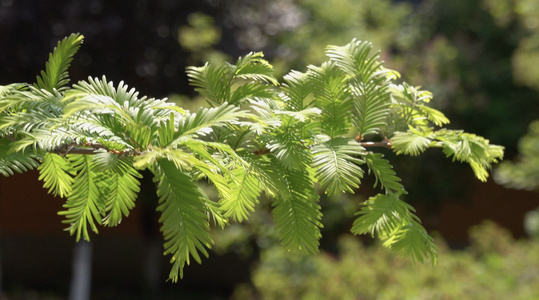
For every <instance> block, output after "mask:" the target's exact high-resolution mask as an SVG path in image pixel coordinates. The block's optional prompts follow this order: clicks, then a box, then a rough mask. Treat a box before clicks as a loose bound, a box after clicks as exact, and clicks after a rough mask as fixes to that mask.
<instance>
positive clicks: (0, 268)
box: [0, 252, 2, 299]
mask: <svg viewBox="0 0 539 300" xmlns="http://www.w3.org/2000/svg"><path fill="white" fill-rule="evenodd" d="M0 299H2V252H0Z"/></svg>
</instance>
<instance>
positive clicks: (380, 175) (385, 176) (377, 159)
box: [365, 153, 406, 194]
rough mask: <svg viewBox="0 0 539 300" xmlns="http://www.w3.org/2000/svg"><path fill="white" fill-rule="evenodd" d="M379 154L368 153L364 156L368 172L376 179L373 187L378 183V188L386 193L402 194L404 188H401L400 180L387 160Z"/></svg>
mask: <svg viewBox="0 0 539 300" xmlns="http://www.w3.org/2000/svg"><path fill="white" fill-rule="evenodd" d="M383 157H384V155H383V154H381V153H368V154H367V155H366V156H365V162H366V163H367V166H369V172H372V173H373V174H374V176H375V178H376V181H375V183H374V186H375V187H376V185H377V184H378V183H380V186H381V187H382V188H384V189H385V190H386V193H396V194H399V193H403V194H405V193H406V191H405V190H404V186H402V183H401V179H400V178H399V177H397V175H396V173H395V171H394V170H393V166H391V164H390V163H389V161H388V160H387V159H384V158H383Z"/></svg>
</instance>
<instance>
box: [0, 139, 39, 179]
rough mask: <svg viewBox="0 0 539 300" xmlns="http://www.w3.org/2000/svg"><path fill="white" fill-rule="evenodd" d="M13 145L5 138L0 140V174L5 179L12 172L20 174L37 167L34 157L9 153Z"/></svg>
mask: <svg viewBox="0 0 539 300" xmlns="http://www.w3.org/2000/svg"><path fill="white" fill-rule="evenodd" d="M13 144H14V142H11V141H10V140H8V139H6V138H0V174H2V175H4V176H6V177H7V176H11V175H13V174H14V172H17V173H22V172H26V171H28V170H32V169H35V168H37V167H38V166H39V163H38V162H37V161H36V157H35V156H34V155H25V154H23V153H20V152H13V151H11V147H12V145H13Z"/></svg>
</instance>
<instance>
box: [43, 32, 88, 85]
mask: <svg viewBox="0 0 539 300" xmlns="http://www.w3.org/2000/svg"><path fill="white" fill-rule="evenodd" d="M83 39H84V38H83V36H82V35H80V34H78V33H74V34H71V35H70V36H69V37H66V38H64V39H63V40H62V41H59V42H58V45H57V46H56V48H54V50H53V51H52V53H51V54H50V55H49V61H48V62H47V64H46V65H45V71H41V76H38V77H37V83H36V84H35V85H34V86H35V87H37V88H40V89H44V90H47V91H49V92H51V93H52V92H53V91H54V89H56V90H58V91H62V90H65V89H67V87H66V85H67V84H68V83H69V75H68V73H67V69H68V68H69V65H70V64H71V61H72V60H73V56H74V55H75V53H77V51H78V50H79V48H80V46H81V44H82V41H83Z"/></svg>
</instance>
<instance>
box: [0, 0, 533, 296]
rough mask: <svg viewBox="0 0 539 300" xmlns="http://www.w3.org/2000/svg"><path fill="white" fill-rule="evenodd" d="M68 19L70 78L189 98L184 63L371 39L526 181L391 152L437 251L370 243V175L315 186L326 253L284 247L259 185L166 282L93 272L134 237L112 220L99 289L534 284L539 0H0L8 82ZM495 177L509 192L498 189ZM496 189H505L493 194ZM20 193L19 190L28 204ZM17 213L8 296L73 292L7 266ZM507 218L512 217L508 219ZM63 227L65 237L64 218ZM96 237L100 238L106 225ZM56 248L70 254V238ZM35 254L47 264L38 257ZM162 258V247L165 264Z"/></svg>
mask: <svg viewBox="0 0 539 300" xmlns="http://www.w3.org/2000/svg"><path fill="white" fill-rule="evenodd" d="M71 32H81V33H82V34H83V35H84V36H85V44H84V45H83V47H82V48H81V50H80V51H79V53H78V54H77V56H76V58H75V60H74V62H73V64H72V68H71V72H70V73H71V76H72V79H73V81H75V82H76V81H77V80H80V79H85V78H86V77H87V76H101V75H102V74H106V75H107V78H108V79H109V80H112V81H114V82H119V81H121V80H124V81H125V82H126V83H127V84H129V85H130V86H132V87H135V88H137V89H138V90H139V91H140V92H141V94H146V95H150V96H153V97H169V98H170V99H171V100H173V101H175V102H177V103H178V104H179V105H181V106H183V107H185V108H188V109H196V108H197V107H199V106H201V105H203V101H202V100H201V99H198V98H197V95H195V94H194V92H193V90H192V88H190V87H189V86H188V84H187V77H186V75H185V67H187V66H189V65H201V64H203V63H204V62H205V61H225V60H235V59H236V58H237V57H238V56H240V55H244V54H245V53H247V52H249V51H263V52H264V53H265V55H266V58H267V59H268V60H269V61H270V62H271V63H272V64H273V65H274V67H275V68H276V75H277V76H278V77H281V76H283V75H285V74H286V73H287V72H289V71H290V70H292V69H295V70H300V71H304V70H305V69H306V66H307V65H309V64H319V63H320V62H322V61H323V60H324V48H325V46H326V45H328V44H334V45H344V44H346V43H348V42H349V41H350V40H351V39H353V38H358V39H360V40H369V41H371V42H372V43H373V44H374V47H375V48H376V49H379V50H381V56H382V58H383V59H384V60H385V62H386V63H385V66H386V67H388V68H391V69H395V70H397V71H399V72H400V73H401V74H402V78H403V79H404V80H405V81H406V82H408V83H411V84H413V85H416V86H423V88H425V89H427V90H430V91H432V92H433V93H434V97H435V101H434V103H433V105H434V106H435V107H437V108H439V109H441V110H442V111H443V112H444V113H445V114H446V115H447V116H448V117H449V118H450V120H451V121H452V123H451V124H450V125H449V127H450V128H452V129H465V130H466V131H468V132H474V133H477V134H479V135H483V136H485V137H486V138H488V139H490V141H491V143H495V144H500V145H503V146H505V147H506V158H505V159H506V160H507V162H505V163H503V164H502V166H501V167H500V168H499V169H496V170H494V173H495V176H494V177H495V179H496V181H497V182H498V183H500V184H503V185H504V186H507V187H511V188H518V189H525V190H528V191H531V192H529V193H522V192H517V191H516V190H505V189H503V192H499V191H501V190H502V188H501V187H500V186H499V185H497V184H496V183H494V182H493V181H490V182H489V183H487V185H481V183H479V182H478V181H476V180H474V179H473V174H472V173H471V171H470V170H469V169H468V168H467V167H466V166H463V165H459V164H452V163H451V162H449V161H447V160H445V158H444V157H443V155H442V154H441V153H438V152H436V151H432V152H429V153H427V154H425V155H423V156H421V157H419V158H403V157H394V156H393V155H392V154H391V153H386V155H387V156H388V157H390V159H391V160H392V161H395V169H396V171H397V174H399V175H400V176H401V177H402V178H403V180H404V185H405V187H407V189H408V191H409V195H408V196H407V199H406V200H407V201H408V202H410V203H411V204H412V205H414V206H415V207H417V208H418V210H419V213H420V215H421V218H422V220H424V223H425V226H426V227H427V228H428V229H429V230H431V231H432V232H433V233H434V234H436V232H438V236H439V238H438V245H439V248H440V252H441V254H440V258H439V261H440V263H439V265H438V267H436V268H432V267H430V266H422V265H416V264H411V263H409V262H405V261H402V260H400V259H398V258H396V257H393V256H392V255H390V254H388V253H386V252H385V250H383V249H381V248H379V247H378V246H377V245H376V244H375V243H374V245H372V244H373V241H372V240H370V239H369V238H360V237H354V238H351V237H349V236H348V235H347V232H348V230H349V228H350V224H351V220H352V216H353V213H354V211H355V210H356V209H357V208H358V206H359V203H360V202H361V201H363V200H365V199H366V198H367V197H368V196H369V195H370V194H369V193H370V192H371V191H372V185H373V182H369V180H365V181H364V182H363V186H362V188H361V190H360V191H358V193H357V194H356V195H352V196H342V197H337V198H335V199H326V198H324V197H323V198H322V199H321V205H322V206H323V209H324V211H323V213H324V220H323V222H324V224H326V228H325V229H324V232H323V234H324V238H323V240H322V253H321V254H320V255H319V256H313V257H296V256H290V255H289V254H284V253H282V251H281V249H280V248H279V247H278V242H277V241H276V238H275V235H274V234H273V227H272V224H271V216H270V215H269V213H268V210H264V209H263V208H264V206H269V203H268V202H267V201H262V202H261V204H260V207H259V208H260V210H259V211H258V212H257V213H256V214H254V215H253V216H252V217H251V219H250V221H249V222H247V223H246V224H242V225H239V224H234V225H232V226H230V227H229V228H228V229H227V230H226V231H225V232H217V231H216V233H215V239H216V247H215V249H214V251H215V252H216V254H212V256H216V258H212V259H210V260H208V261H205V262H204V263H203V267H200V266H192V268H193V269H195V270H196V271H193V273H194V274H195V275H194V274H190V272H189V270H187V271H186V277H187V278H186V280H185V281H184V282H180V283H179V284H178V285H171V284H170V283H165V282H164V279H162V280H161V281H162V284H159V285H158V286H152V288H151V289H150V291H145V290H144V291H145V292H144V293H142V294H141V293H138V292H137V291H140V290H143V289H144V288H143V286H144V284H140V285H137V284H136V283H137V282H138V283H140V282H144V279H143V278H144V276H143V275H140V276H139V277H140V278H142V279H140V278H139V279H134V280H132V279H127V278H128V277H129V276H126V277H125V278H116V279H114V278H113V279H110V280H109V279H107V281H105V282H104V281H103V280H100V278H105V277H106V275H103V274H100V273H99V270H100V266H99V265H98V264H99V262H100V261H99V255H109V256H110V257H111V258H110V259H111V260H115V259H116V260H120V259H121V258H114V256H113V254H111V253H122V251H126V250H125V248H124V249H123V250H121V249H122V244H121V243H119V242H117V241H118V240H122V239H123V238H125V237H124V236H123V235H122V234H121V233H119V234H118V235H116V236H113V237H118V236H119V238H116V242H115V243H116V244H117V245H116V244H115V245H116V246H117V248H118V249H120V250H118V249H116V250H115V251H116V252H114V251H113V250H109V253H108V254H100V253H99V252H98V250H99V248H96V252H95V256H96V260H95V261H94V264H95V265H96V268H95V270H94V274H93V277H94V285H93V290H94V293H93V294H94V297H95V298H96V299H109V298H110V299H122V297H125V299H134V298H137V297H140V298H141V299H144V298H148V297H151V295H155V293H160V294H159V295H160V297H161V298H162V299H165V298H167V297H170V299H175V297H176V296H178V295H183V296H184V297H186V298H187V299H191V298H189V297H192V299H195V298H196V299H202V297H206V298H207V299H229V298H230V297H232V298H233V299H278V298H280V299H534V298H539V287H538V286H537V282H539V251H538V250H539V249H538V247H539V244H538V243H539V241H538V240H537V239H535V238H532V236H534V235H535V236H536V235H537V228H538V227H539V225H538V221H537V220H538V219H537V212H535V213H534V212H531V213H528V214H526V213H527V211H529V210H531V209H532V208H534V207H537V206H539V201H537V196H536V195H535V194H534V193H533V191H534V190H536V189H537V188H538V184H539V159H538V158H537V157H539V156H537V155H536V154H539V123H533V121H534V120H535V119H539V71H538V67H539V2H538V1H536V0H453V1H443V0H423V1H420V0H410V1H404V0H399V1H397V0H394V1H390V0H301V1H300V0H297V1H294V0H274V1H264V0H205V1H180V0H155V1H149V0H133V1H104V0H103V1H99V0H86V1H79V0H68V1H60V0H46V1H30V0H17V1H15V0H0V70H1V72H0V85H3V84H8V83H12V82H32V81H33V80H34V78H35V76H36V75H37V74H38V73H39V71H40V70H41V69H42V68H43V66H44V62H45V61H46V59H47V56H48V53H49V52H50V51H51V49H52V47H54V45H55V44H56V42H57V41H58V40H59V39H61V38H63V37H64V36H66V35H69V34H70V33H71ZM530 124H531V126H530ZM529 126H530V127H529ZM528 128H529V131H528ZM536 160H537V161H536ZM9 180H13V179H11V178H10V179H9ZM0 181H4V182H7V181H6V179H4V178H0ZM2 186H3V187H4V188H6V187H9V184H4V185H2ZM489 190H490V191H489ZM478 191H479V192H478ZM9 192H11V193H13V192H14V191H4V190H0V194H1V195H7V194H8V193H9ZM489 192H490V194H489ZM493 193H494V194H496V193H498V194H500V193H502V194H503V195H509V196H507V197H506V198H504V199H502V200H496V201H497V202H496V201H492V202H491V204H489V200H491V199H489V197H493ZM148 194H151V193H148ZM478 197H479V198H481V199H479V200H478ZM143 198H144V197H143ZM149 198H151V197H145V198H144V199H142V200H141V202H142V203H139V209H140V210H141V212H140V213H138V214H135V215H134V216H132V218H138V221H137V225H135V227H137V228H138V229H136V230H135V231H134V232H135V234H132V235H128V237H129V238H131V239H132V240H134V241H135V242H134V245H143V244H144V243H145V242H144V241H148V240H154V239H156V238H157V237H156V236H158V234H157V233H156V225H155V224H156V216H155V215H154V213H153V208H154V207H153V205H154V204H155V200H152V199H149ZM40 200H42V201H43V199H40ZM10 201H12V199H8V198H7V197H6V196H2V197H0V208H2V207H4V208H3V209H5V207H7V206H6V204H5V203H7V202H10ZM500 201H506V202H505V204H503V205H500V207H495V206H496V205H498V204H500V203H502V202H500ZM478 202H479V203H482V204H477V203H478ZM2 203H4V204H3V205H4V206H2ZM481 205H483V206H481ZM12 206H13V204H12ZM456 206H458V207H460V208H461V209H464V210H466V209H469V211H473V212H476V211H486V210H488V211H489V212H491V214H490V215H489V214H479V215H475V214H474V213H469V214H460V215H459V214H458V213H457V214H455V213H453V215H451V213H450V212H449V213H448V207H449V209H450V208H452V207H453V208H454V207H456ZM506 207H510V208H511V209H506ZM24 209H25V208H24V207H23V205H21V207H20V210H21V211H23V210H24ZM447 214H449V215H450V216H453V217H454V218H456V219H454V220H452V222H450V223H449V225H447V222H446V223H444V222H442V221H440V220H441V218H442V216H444V215H447ZM505 215H511V216H512V219H511V220H513V221H512V222H509V223H507V224H503V223H504V222H503V220H505V219H504V218H503V217H499V220H494V221H496V222H498V223H499V225H496V224H495V223H494V222H490V223H488V222H487V223H484V224H483V225H482V226H480V227H474V228H473V229H470V238H469V239H468V238H466V237H464V238H462V234H460V235H459V234H455V233H452V231H451V229H452V228H451V227H452V226H454V227H455V228H457V227H459V223H461V225H462V224H479V223H481V222H483V220H484V219H488V218H493V219H495V217H496V216H505ZM525 215H527V216H528V218H525V217H524V216H525ZM33 217H44V218H46V217H47V216H33ZM460 218H462V219H460ZM526 220H527V221H526ZM10 222H13V220H7V219H5V220H0V224H4V227H2V226H0V254H1V256H2V257H1V258H2V261H3V262H4V264H5V265H6V267H5V268H4V271H3V272H0V275H2V276H0V277H2V278H1V280H2V281H3V282H4V284H3V285H0V289H4V290H5V294H6V295H8V296H7V297H10V298H8V299H12V298H11V297H14V299H19V298H17V297H20V298H21V299H49V298H50V299H62V298H64V297H65V296H62V295H65V291H66V290H67V286H68V283H66V282H68V280H69V271H70V270H69V269H67V270H66V271H65V272H63V273H62V272H60V273H59V274H60V275H58V276H59V278H58V280H57V281H55V282H56V283H54V284H49V283H48V281H46V280H45V279H33V280H29V279H27V277H25V276H26V275H24V274H25V273H24V272H16V270H15V271H13V272H12V270H13V269H14V268H15V269H16V266H15V267H10V264H9V261H10V257H9V256H10V255H11V254H10V253H11V252H9V251H11V250H10V249H14V247H13V243H11V244H10V242H11V241H13V239H14V237H17V238H20V234H18V232H19V231H17V230H13V229H10V228H13V226H11V227H10V226H9V224H10ZM50 222H57V219H54V220H52V219H51V221H50ZM6 224H7V225H6ZM122 225H123V224H122ZM500 225H502V226H509V227H510V228H508V230H509V231H507V230H506V229H503V228H501V227H500ZM466 226H467V225H466ZM120 227H121V226H120ZM461 227H462V226H460V227H459V228H461ZM453 229H454V228H453ZM463 230H465V231H468V227H465V228H464V229H463ZM62 234H63V235H62ZM58 235H62V237H63V238H66V239H67V238H69V237H65V236H64V235H66V236H67V234H65V233H62V232H60V231H59V232H58V234H57V236H58ZM511 235H513V236H514V237H511ZM53 236H54V235H53ZM57 236H54V238H56V237H57ZM24 237H25V238H27V239H31V238H32V235H31V234H27V235H24ZM514 238H518V239H519V240H518V241H517V240H514ZM137 239H138V240H137ZM94 240H95V241H96V243H99V240H100V236H96V237H94ZM104 240H105V241H107V238H106V237H105V239H104ZM444 240H445V242H444ZM102 241H103V239H102ZM137 241H138V242H137ZM140 241H142V242H140ZM30 244H31V243H30V242H28V243H26V244H25V242H21V243H20V244H17V245H30ZM96 245H98V244H96ZM365 245H370V246H368V247H367V246H365ZM64 246H65V247H69V246H70V244H69V243H67V244H66V245H64ZM276 246H277V247H276ZM96 247H97V246H96ZM124 247H125V244H124ZM25 248H27V247H26V246H25ZM129 251H137V250H131V249H130V250H129ZM29 253H31V251H29ZM60 253H65V255H64V256H67V257H66V260H67V261H69V260H70V257H69V255H70V254H69V253H70V252H69V251H67V250H65V249H64V250H61V251H60ZM133 257H136V258H133V260H137V259H139V256H136V255H134V256H133ZM142 257H143V256H142ZM40 259H43V258H40ZM142 259H144V258H142ZM37 261H38V264H39V261H40V260H37ZM223 261H224V262H223ZM127 263H130V262H129V261H128V262H127ZM132 264H133V265H140V264H141V263H140V262H139V261H132ZM240 265H241V266H240ZM35 268H36V269H35V270H34V271H36V270H39V265H38V266H35ZM58 268H60V265H59V266H58ZM167 268H168V266H167V262H164V267H163V273H164V274H165V273H166V272H167ZM201 268H202V269H201ZM215 268H221V269H220V270H219V272H218V273H219V274H220V275H219V276H218V277H215V278H213V277H211V275H207V274H212V272H214V273H215ZM102 269H104V270H106V268H104V267H102ZM30 270H31V269H30ZM204 272H207V273H204ZM141 273H142V271H141ZM66 274H67V275H66ZM205 274H206V275H205ZM190 275H191V278H189V276H190ZM133 276H134V275H133V274H131V277H133ZM135 277H136V276H135ZM162 277H163V278H164V275H162ZM208 277H211V278H212V279H207V278H208ZM106 278H108V277H106ZM129 278H130V277H129ZM205 278H206V279H205ZM115 280H116V281H115ZM122 280H123V281H125V282H121V281H122ZM161 281H160V282H161ZM58 282H60V283H58ZM133 282H135V284H133ZM120 287H122V289H125V291H124V290H122V289H120ZM25 297H26V298H25ZM31 297H34V298H31ZM47 297H49V298H47Z"/></svg>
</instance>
